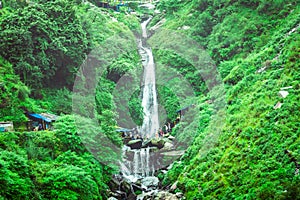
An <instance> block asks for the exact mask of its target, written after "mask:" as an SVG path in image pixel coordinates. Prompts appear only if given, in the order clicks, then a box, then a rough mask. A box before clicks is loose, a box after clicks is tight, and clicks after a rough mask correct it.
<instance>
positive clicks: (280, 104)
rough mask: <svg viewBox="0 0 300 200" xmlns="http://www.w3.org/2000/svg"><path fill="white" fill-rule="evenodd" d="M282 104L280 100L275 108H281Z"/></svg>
mask: <svg viewBox="0 0 300 200" xmlns="http://www.w3.org/2000/svg"><path fill="white" fill-rule="evenodd" d="M281 106H282V103H280V102H278V103H277V104H276V105H275V106H274V107H273V108H274V109H275V110H276V109H279V108H281Z"/></svg>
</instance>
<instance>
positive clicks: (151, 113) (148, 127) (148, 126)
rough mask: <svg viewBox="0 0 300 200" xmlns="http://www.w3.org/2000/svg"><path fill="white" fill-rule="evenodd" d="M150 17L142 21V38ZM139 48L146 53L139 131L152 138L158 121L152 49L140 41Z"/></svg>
mask: <svg viewBox="0 0 300 200" xmlns="http://www.w3.org/2000/svg"><path fill="white" fill-rule="evenodd" d="M150 20H151V18H149V19H148V20H146V21H144V22H143V23H142V33H143V34H142V35H143V39H147V30H146V26H147V24H148V23H149V21H150ZM140 45H141V46H140V49H142V50H143V51H144V54H145V55H146V61H147V62H145V63H143V65H144V84H143V94H142V106H143V111H144V121H143V125H142V127H141V133H142V135H143V137H144V138H153V137H155V133H156V132H157V131H158V128H159V121H158V104H157V94H156V85H155V64H154V59H153V54H152V50H151V49H150V48H148V47H145V46H142V45H143V43H142V42H141V43H140Z"/></svg>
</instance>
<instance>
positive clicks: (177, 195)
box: [175, 192, 183, 199]
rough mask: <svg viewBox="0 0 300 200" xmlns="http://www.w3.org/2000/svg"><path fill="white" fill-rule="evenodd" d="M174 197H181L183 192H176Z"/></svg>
mask: <svg viewBox="0 0 300 200" xmlns="http://www.w3.org/2000/svg"><path fill="white" fill-rule="evenodd" d="M175 195H176V197H178V198H179V199H181V198H183V193H182V192H177V193H176V194H175Z"/></svg>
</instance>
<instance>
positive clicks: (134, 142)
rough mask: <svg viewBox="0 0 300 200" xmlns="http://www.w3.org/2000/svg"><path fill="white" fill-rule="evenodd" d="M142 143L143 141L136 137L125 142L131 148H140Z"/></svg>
mask: <svg viewBox="0 0 300 200" xmlns="http://www.w3.org/2000/svg"><path fill="white" fill-rule="evenodd" d="M142 144H143V141H142V140H140V139H138V140H130V141H129V142H128V143H127V146H129V147H130V148H131V149H140V148H142Z"/></svg>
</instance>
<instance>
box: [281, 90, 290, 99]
mask: <svg viewBox="0 0 300 200" xmlns="http://www.w3.org/2000/svg"><path fill="white" fill-rule="evenodd" d="M278 95H279V96H280V97H281V98H285V97H287V95H289V92H288V91H279V92H278Z"/></svg>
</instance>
